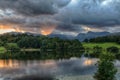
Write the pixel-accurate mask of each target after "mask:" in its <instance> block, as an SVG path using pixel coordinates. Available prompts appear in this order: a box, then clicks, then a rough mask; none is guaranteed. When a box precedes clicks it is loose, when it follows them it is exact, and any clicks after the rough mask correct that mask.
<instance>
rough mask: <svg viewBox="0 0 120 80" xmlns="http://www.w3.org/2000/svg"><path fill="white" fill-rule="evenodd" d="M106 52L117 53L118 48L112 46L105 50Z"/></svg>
mask: <svg viewBox="0 0 120 80" xmlns="http://www.w3.org/2000/svg"><path fill="white" fill-rule="evenodd" d="M107 52H110V53H119V48H118V47H114V46H112V47H109V48H107Z"/></svg>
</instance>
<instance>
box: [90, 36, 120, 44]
mask: <svg viewBox="0 0 120 80" xmlns="http://www.w3.org/2000/svg"><path fill="white" fill-rule="evenodd" d="M89 42H95V43H105V42H114V43H118V44H120V35H110V36H103V37H97V38H93V39H90V40H89Z"/></svg>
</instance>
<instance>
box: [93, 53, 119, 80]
mask: <svg viewBox="0 0 120 80" xmlns="http://www.w3.org/2000/svg"><path fill="white" fill-rule="evenodd" d="M114 59H115V56H114V55H113V54H111V53H104V54H101V56H100V61H98V69H97V72H96V73H95V76H94V78H95V79H96V80H116V78H115V74H116V73H117V69H116V68H115V66H114V63H113V62H114Z"/></svg>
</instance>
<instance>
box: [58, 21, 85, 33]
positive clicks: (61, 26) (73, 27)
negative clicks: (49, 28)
mask: <svg viewBox="0 0 120 80" xmlns="http://www.w3.org/2000/svg"><path fill="white" fill-rule="evenodd" d="M56 29H57V30H60V31H63V32H64V31H68V32H76V33H79V32H80V31H82V30H83V29H82V27H81V26H80V25H74V24H69V23H68V24H66V23H60V24H58V26H57V27H56Z"/></svg>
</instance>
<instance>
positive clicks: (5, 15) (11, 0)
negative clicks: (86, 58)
mask: <svg viewBox="0 0 120 80" xmlns="http://www.w3.org/2000/svg"><path fill="white" fill-rule="evenodd" d="M11 31H13V32H15V31H16V32H32V33H40V34H43V35H49V34H51V33H53V34H66V35H67V34H69V35H77V34H78V33H84V32H87V31H95V32H100V31H109V32H119V31H120V0H0V34H2V33H5V32H11Z"/></svg>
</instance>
